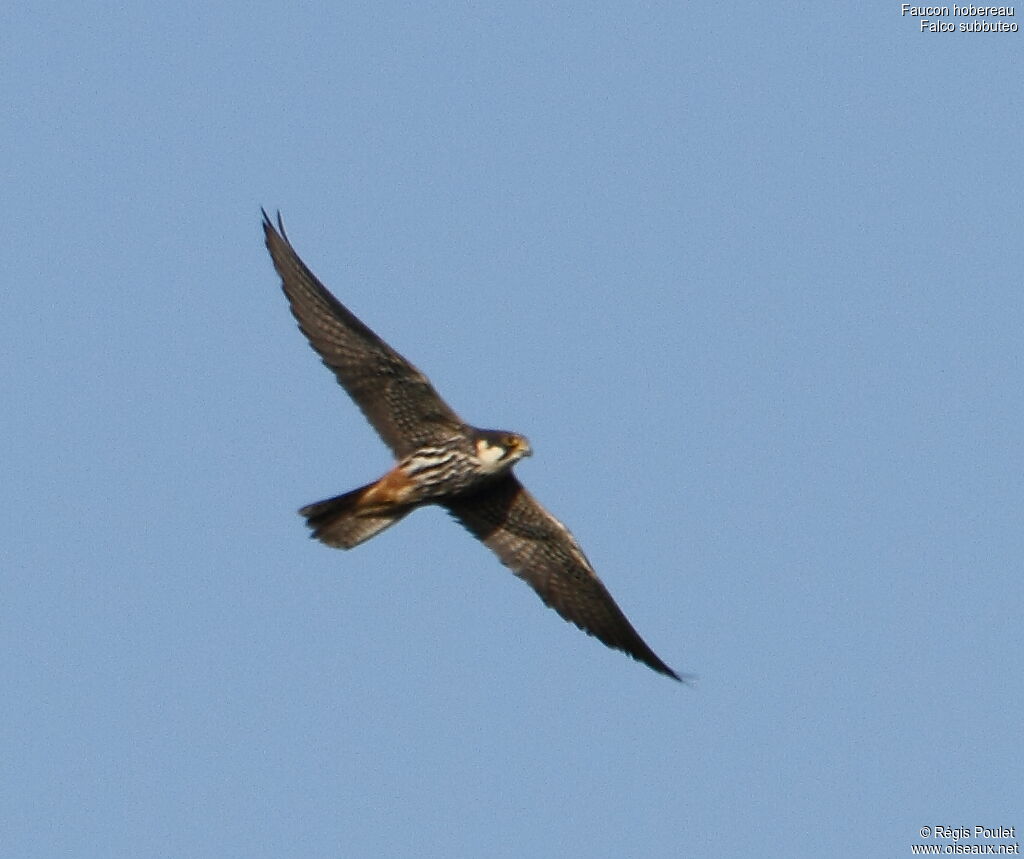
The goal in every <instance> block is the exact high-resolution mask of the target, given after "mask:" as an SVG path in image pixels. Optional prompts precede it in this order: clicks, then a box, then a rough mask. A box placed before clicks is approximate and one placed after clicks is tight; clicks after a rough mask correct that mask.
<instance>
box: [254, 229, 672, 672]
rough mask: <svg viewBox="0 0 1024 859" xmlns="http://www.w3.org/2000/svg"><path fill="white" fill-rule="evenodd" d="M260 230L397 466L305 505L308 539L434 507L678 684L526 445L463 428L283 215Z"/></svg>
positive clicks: (297, 312)
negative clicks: (562, 512) (353, 305)
mask: <svg viewBox="0 0 1024 859" xmlns="http://www.w3.org/2000/svg"><path fill="white" fill-rule="evenodd" d="M263 232H264V235H265V237H266V243H267V250H269V251H270V256H271V258H272V259H273V261H274V268H275V269H277V273H278V274H279V275H280V276H281V283H282V286H283V288H284V293H285V295H286V296H287V297H288V302H289V304H290V305H291V310H292V314H293V315H294V316H295V318H296V319H297V320H298V323H299V328H300V329H301V330H302V333H303V334H305V335H306V338H307V339H308V340H309V344H310V345H311V346H312V347H313V349H314V350H315V351H316V352H317V354H319V355H320V358H321V359H322V360H323V362H324V364H326V365H327V367H328V368H329V369H330V370H331V371H332V372H333V373H334V375H335V377H336V378H337V380H338V383H339V384H340V385H341V387H342V388H344V389H345V390H346V391H347V392H348V395H349V396H350V397H351V398H352V399H353V400H354V401H355V403H356V405H357V406H359V408H360V409H361V410H362V412H363V414H364V415H365V416H366V419H367V420H368V421H369V422H370V424H371V425H372V426H373V428H374V429H375V430H376V431H377V433H378V434H379V435H380V437H381V439H383V441H384V443H385V444H386V445H387V446H388V447H390V448H391V450H392V452H393V453H394V455H395V458H396V459H397V464H396V465H395V466H394V467H393V468H392V469H391V470H390V471H389V472H388V473H387V474H385V475H384V476H383V477H381V478H380V479H379V480H376V481H374V482H373V483H370V484H367V485H366V486H363V487H360V488H359V489H354V490H352V491H351V492H346V493H345V494H343V495H338V496H336V497H334V498H328V499H327V500H325V501H318V502H317V503H315V504H310V505H308V506H306V507H303V508H302V509H301V510H300V511H299V513H300V514H301V515H302V516H304V517H306V523H307V524H308V525H309V527H310V528H311V529H312V534H311V536H313V537H316V538H317V539H318V540H320V541H321V542H323V543H326V544H327V545H328V546H335V547H338V548H341V549H351V548H353V547H354V546H358V545H359V544H360V543H362V542H364V541H365V540H369V539H370V538H371V537H373V536H374V535H376V534H379V533H380V532H381V531H383V530H384V529H385V528H387V527H389V526H391V525H394V524H395V523H396V522H398V521H399V520H400V519H402V518H403V517H405V516H406V515H408V514H409V513H410V512H412V511H413V510H415V509H416V508H417V507H422V506H423V505H425V504H438V505H440V506H441V507H444V508H445V509H446V510H447V511H448V512H449V513H450V514H451V515H452V516H453V517H454V518H455V519H456V520H458V521H459V522H461V523H462V525H464V526H465V527H466V528H467V529H468V530H469V532H470V533H471V534H473V536H475V537H476V538H477V539H478V540H480V541H482V542H483V543H484V544H485V545H486V546H488V547H489V548H490V549H491V550H492V551H493V552H494V553H495V554H496V555H497V556H498V558H499V560H500V561H501V562H502V563H503V564H505V565H506V566H507V567H509V568H510V569H511V570H512V572H514V573H515V574H516V575H517V576H519V577H520V578H521V579H524V580H525V581H526V582H527V583H528V584H529V585H530V586H531V587H532V588H533V589H534V590H535V591H536V592H537V594H538V595H539V596H540V598H541V599H542V600H543V601H544V603H545V604H546V605H548V606H550V607H551V608H553V609H554V610H555V611H557V612H558V613H559V614H560V615H561V616H562V617H563V618H565V619H566V620H567V621H570V622H571V623H574V624H576V626H578V627H579V628H580V629H582V630H583V631H584V632H585V633H587V634H588V635H592V636H594V637H596V638H597V639H598V640H600V641H602V642H603V643H604V644H606V645H607V646H608V647H613V648H616V649H618V650H621V651H623V652H625V653H627V654H628V655H629V656H632V657H633V658H634V659H636V660H639V661H640V662H643V663H644V664H646V665H648V666H650V667H651V668H653V669H654V670H655V671H658V672H660V673H661V674H666V675H668V676H669V677H672V678H674V679H676V680H682V679H683V678H681V677H680V676H679V675H678V674H676V673H675V672H674V671H673V670H672V669H671V668H669V667H668V666H667V665H666V664H665V663H664V662H662V661H661V660H660V659H659V658H658V657H657V656H656V655H655V653H654V651H653V650H651V648H650V647H648V646H647V644H646V643H645V642H644V640H643V639H642V638H641V637H640V635H639V634H638V633H637V631H636V630H635V629H633V626H632V624H631V623H630V622H629V621H628V620H627V619H626V616H625V615H624V614H623V613H622V610H621V609H620V608H619V607H618V606H617V605H616V604H615V600H613V599H612V597H611V594H609V593H608V590H607V589H606V588H605V586H604V585H603V584H602V583H601V580H600V579H599V578H598V577H597V574H596V573H595V572H594V569H593V567H591V565H590V562H589V561H588V560H587V558H586V556H585V555H584V554H583V551H582V550H581V549H580V547H579V544H578V543H577V542H576V540H575V538H574V537H573V536H572V534H570V533H569V530H568V528H566V527H565V526H564V525H563V524H562V523H561V522H559V521H558V520H557V519H556V518H555V517H554V516H552V515H551V514H550V513H548V511H547V510H545V509H544V508H543V507H542V506H541V505H540V504H539V503H538V502H537V501H536V500H535V499H534V497H533V496H532V495H531V494H530V493H529V492H527V491H526V489H524V488H523V485H522V484H521V483H520V482H519V480H518V479H517V478H516V477H515V475H514V474H513V473H512V466H514V465H515V464H516V463H517V462H518V461H519V460H520V459H522V458H523V457H524V456H529V455H530V454H531V452H532V451H531V450H530V444H529V442H528V441H527V440H526V439H525V438H524V437H523V436H521V435H519V434H518V433H513V432H505V431H503V430H485V429H478V428H477V427H474V426H470V425H469V424H467V423H465V422H464V421H463V420H462V419H461V418H460V417H459V416H458V415H457V414H455V412H454V411H453V410H452V409H451V407H450V406H449V405H448V404H447V403H446V402H445V401H444V400H443V399H441V397H440V396H439V395H438V393H437V391H435V390H434V388H433V386H432V385H431V384H430V381H429V380H428V379H427V377H426V376H424V375H423V374H422V373H421V372H420V371H419V370H417V369H416V368H415V367H414V366H413V365H412V364H410V363H409V362H408V361H407V360H406V359H405V358H403V357H402V356H401V355H399V354H398V353H397V352H396V351H395V350H394V349H392V348H391V347H390V346H388V344H387V343H385V342H384V341H383V340H381V338H380V337H378V336H377V335H376V334H374V332H373V331H371V330H370V329H369V328H368V327H367V326H366V325H364V324H363V323H362V322H360V321H359V319H357V318H356V317H355V316H354V315H353V314H352V313H351V311H349V310H348V308H346V307H345V306H344V305H343V304H342V303H341V302H340V301H338V300H337V299H336V298H335V297H334V296H333V295H331V293H330V292H328V290H327V288H326V287H325V286H324V285H323V284H322V283H320V281H319V280H317V278H316V276H315V275H314V274H313V273H312V272H311V271H310V270H309V269H308V268H307V267H306V265H305V263H303V261H302V260H301V259H299V255H298V254H297V253H296V252H295V249H294V248H293V247H292V245H291V242H290V241H289V240H288V237H287V235H286V234H285V231H284V224H283V223H282V221H281V216H280V214H278V216H277V226H276V227H275V226H274V224H273V223H271V221H270V218H269V217H267V213H266V212H265V211H264V212H263Z"/></svg>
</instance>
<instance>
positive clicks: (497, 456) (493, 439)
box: [473, 430, 533, 471]
mask: <svg viewBox="0 0 1024 859" xmlns="http://www.w3.org/2000/svg"><path fill="white" fill-rule="evenodd" d="M473 444H474V446H475V447H476V455H477V458H478V459H479V460H480V461H481V462H482V463H484V464H485V465H486V466H487V467H488V468H489V469H493V470H494V471H500V470H503V469H506V468H511V467H512V466H513V465H515V464H516V463H517V462H519V460H520V459H522V458H523V457H524V456H529V455H530V454H532V453H533V451H532V450H531V449H530V443H529V442H528V441H527V440H526V437H525V436H521V435H519V434H518V433H514V432H506V431H504V430H477V433H476V436H475V438H474V439H473Z"/></svg>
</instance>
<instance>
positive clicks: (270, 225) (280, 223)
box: [260, 206, 288, 242]
mask: <svg viewBox="0 0 1024 859" xmlns="http://www.w3.org/2000/svg"><path fill="white" fill-rule="evenodd" d="M260 214H261V215H263V232H264V233H265V234H266V235H268V236H269V235H270V234H271V233H277V234H278V235H280V237H281V238H282V239H284V240H285V241H286V242H287V241H288V234H287V233H286V232H285V231H284V220H282V218H281V210H280V209H278V210H277V226H276V227H275V226H274V222H273V221H272V220H271V219H270V215H268V214H267V210H266V209H265V208H263V206H260Z"/></svg>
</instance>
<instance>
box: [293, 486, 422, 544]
mask: <svg viewBox="0 0 1024 859" xmlns="http://www.w3.org/2000/svg"><path fill="white" fill-rule="evenodd" d="M372 486H373V484H372V483H371V484H367V485H366V486H362V487H360V488H359V489H353V490H352V491H351V492H346V493H345V494H344V495H338V496H335V497H334V498H328V499H327V500H326V501H318V502H317V503H316V504H309V505H307V506H306V507H303V508H302V509H301V510H300V511H299V514H300V515H302V516H305V517H306V524H307V525H308V526H309V527H310V528H311V529H312V530H313V533H312V534H311V535H310V536H311V537H316V538H317V539H318V540H319V541H320V542H321V543H326V544H327V545H328V546H336V547H337V548H339V549H351V548H352V547H353V546H358V545H359V544H360V543H362V542H364V541H366V540H369V539H370V538H371V537H373V536H374V535H375V534H379V533H380V532H381V531H383V530H384V529H385V528H387V527H388V526H390V525H394V524H395V522H397V521H398V520H399V519H402V518H403V517H404V516H406V515H407V514H408V513H409V511H410V510H411V508H409V507H402V508H398V509H396V510H395V511H394V512H387V513H381V512H380V511H379V509H378V510H375V511H374V512H372V513H371V512H367V513H360V510H359V508H360V501H361V500H362V498H363V496H364V495H365V494H366V491H367V490H368V489H370V487H372Z"/></svg>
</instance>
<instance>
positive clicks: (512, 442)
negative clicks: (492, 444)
mask: <svg viewBox="0 0 1024 859" xmlns="http://www.w3.org/2000/svg"><path fill="white" fill-rule="evenodd" d="M505 447H507V448H510V449H511V448H515V447H519V440H518V439H517V438H516V437H515V436H514V435H507V436H505Z"/></svg>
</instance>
